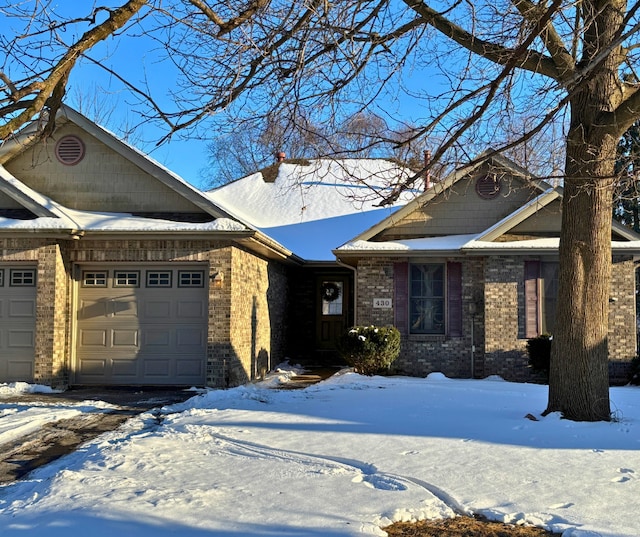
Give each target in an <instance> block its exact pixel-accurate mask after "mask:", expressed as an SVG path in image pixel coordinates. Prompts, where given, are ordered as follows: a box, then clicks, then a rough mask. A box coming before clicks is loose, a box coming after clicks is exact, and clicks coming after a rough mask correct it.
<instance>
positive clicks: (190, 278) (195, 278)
mask: <svg viewBox="0 0 640 537" xmlns="http://www.w3.org/2000/svg"><path fill="white" fill-rule="evenodd" d="M178 286H179V287H204V271H202V270H198V271H191V270H181V271H180V272H178Z"/></svg>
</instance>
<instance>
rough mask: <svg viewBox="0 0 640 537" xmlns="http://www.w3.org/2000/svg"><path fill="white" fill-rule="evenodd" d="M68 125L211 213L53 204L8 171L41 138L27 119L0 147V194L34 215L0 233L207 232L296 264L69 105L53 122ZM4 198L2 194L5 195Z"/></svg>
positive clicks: (5, 220) (6, 222)
mask: <svg viewBox="0 0 640 537" xmlns="http://www.w3.org/2000/svg"><path fill="white" fill-rule="evenodd" d="M68 122H71V123H73V124H74V125H76V126H77V127H79V128H80V129H82V130H83V131H86V132H87V133H88V134H90V135H91V136H93V137H94V138H96V139H97V140H99V142H100V143H102V144H104V145H106V146H107V147H109V148H110V149H111V150H113V151H115V152H116V153H118V154H119V155H121V156H122V157H123V158H125V159H126V160H127V161H129V162H131V163H132V164H133V165H135V166H136V167H137V168H139V169H140V170H142V172H144V174H146V176H148V177H151V178H153V179H154V180H156V181H158V182H160V183H162V184H163V185H164V186H166V187H167V188H169V189H170V190H171V191H173V192H175V193H177V194H178V195H179V196H180V197H182V198H185V199H187V200H188V201H189V202H190V203H192V204H193V205H195V206H196V207H198V208H199V209H200V210H202V211H203V213H206V214H208V215H210V216H211V221H208V222H204V223H194V222H182V221H173V220H170V219H162V218H155V217H145V216H140V215H134V214H132V213H127V212H101V211H84V210H79V209H77V208H76V209H71V208H69V207H66V206H64V205H63V204H61V203H57V202H56V201H55V200H53V199H51V197H48V196H46V195H44V194H42V193H41V192H38V191H36V190H35V189H33V188H30V187H29V186H28V185H27V184H26V183H25V182H24V181H21V180H20V179H19V178H18V177H15V176H14V175H12V174H11V173H10V172H9V171H8V169H7V168H6V167H5V164H8V163H9V162H10V161H11V160H12V159H14V158H16V157H17V156H19V155H20V154H22V153H23V152H24V151H26V150H27V149H29V148H30V147H32V146H33V145H34V144H36V143H38V142H39V141H40V140H39V138H38V137H37V136H35V134H36V133H37V129H38V126H39V125H38V122H37V121H36V122H33V123H30V124H29V125H27V126H25V128H23V129H22V130H21V131H19V132H18V133H17V134H16V135H15V136H14V137H13V138H11V139H10V140H8V141H6V142H5V143H3V144H2V145H1V146H0V193H1V194H2V195H4V196H6V197H8V198H10V199H11V200H13V202H15V203H16V204H17V205H19V206H20V207H23V208H24V209H27V210H28V211H29V212H30V213H32V215H33V218H30V219H20V218H11V217H0V232H2V231H9V230H11V231H12V232H14V233H15V232H25V233H27V232H28V233H30V234H31V233H39V234H47V235H49V236H56V237H60V236H62V237H67V238H68V236H69V235H72V236H73V237H74V238H78V237H80V236H83V235H85V234H88V233H94V234H95V233H99V234H126V233H143V234H146V235H158V234H161V235H165V234H175V233H185V234H189V235H193V234H203V233H206V234H207V235H209V236H210V235H211V234H212V233H215V234H220V235H223V236H224V237H225V238H229V239H232V240H238V241H240V242H241V243H242V244H245V245H246V246H247V247H249V248H251V249H253V250H254V251H259V252H260V253H262V254H264V255H267V256H269V257H276V258H280V259H289V260H292V261H294V262H296V263H299V262H301V261H302V260H301V259H300V258H299V257H298V256H297V255H295V254H294V253H293V252H291V251H290V250H288V249H287V248H286V247H284V246H283V245H281V244H279V243H278V242H277V241H275V240H273V239H272V238H271V237H267V236H266V235H264V234H263V233H262V232H260V231H259V230H257V229H256V228H255V227H253V226H252V225H251V224H250V223H248V222H246V221H244V220H242V219H241V218H240V217H238V216H236V215H235V214H233V213H232V212H230V211H228V210H226V209H225V208H222V207H221V206H219V205H218V204H216V203H215V202H214V201H213V200H212V199H211V198H210V197H208V196H207V195H206V194H205V193H203V192H201V191H200V190H198V189H197V188H195V187H193V186H192V185H190V184H189V183H187V182H186V181H185V180H184V179H182V178H181V177H179V176H178V175H176V174H174V173H173V172H171V171H170V170H168V169H167V168H165V167H164V166H162V165H161V164H159V163H158V162H156V161H155V160H154V159H152V158H151V157H149V156H148V155H146V154H144V153H143V152H141V151H140V150H138V149H136V148H135V147H133V146H131V145H129V144H127V143H126V142H124V141H123V140H121V139H119V138H118V137H117V136H116V135H115V134H113V133H111V132H109V131H108V130H106V129H104V128H102V127H100V126H98V125H96V124H95V123H93V122H92V121H90V120H89V119H87V118H86V117H84V116H83V115H82V114H79V113H78V112H76V111H75V110H73V109H71V108H69V107H68V106H63V107H62V108H61V109H60V111H59V115H58V124H59V125H64V124H66V123H68ZM5 199H6V198H5Z"/></svg>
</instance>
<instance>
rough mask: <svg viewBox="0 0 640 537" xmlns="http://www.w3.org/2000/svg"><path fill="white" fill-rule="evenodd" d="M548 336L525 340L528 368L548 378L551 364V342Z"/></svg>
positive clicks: (543, 335)
mask: <svg viewBox="0 0 640 537" xmlns="http://www.w3.org/2000/svg"><path fill="white" fill-rule="evenodd" d="M552 339H553V338H552V337H551V336H550V335H549V334H542V335H540V336H538V337H534V338H531V339H528V340H527V354H528V355H529V367H531V369H533V370H534V371H535V372H536V373H543V374H544V375H545V376H546V377H547V378H548V377H549V367H550V362H551V340H552Z"/></svg>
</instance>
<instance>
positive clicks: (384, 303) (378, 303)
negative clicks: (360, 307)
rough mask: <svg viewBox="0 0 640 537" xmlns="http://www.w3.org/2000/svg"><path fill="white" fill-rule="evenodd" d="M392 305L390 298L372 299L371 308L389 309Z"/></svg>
mask: <svg viewBox="0 0 640 537" xmlns="http://www.w3.org/2000/svg"><path fill="white" fill-rule="evenodd" d="M392 305H393V303H392V301H391V299H390V298H374V299H373V307H374V308H391V307H392Z"/></svg>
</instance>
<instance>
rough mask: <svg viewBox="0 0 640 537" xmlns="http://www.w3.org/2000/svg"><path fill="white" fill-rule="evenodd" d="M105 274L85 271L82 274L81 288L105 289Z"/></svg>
mask: <svg viewBox="0 0 640 537" xmlns="http://www.w3.org/2000/svg"><path fill="white" fill-rule="evenodd" d="M106 286H107V273H106V272H102V271H100V272H95V271H87V272H83V273H82V287H106Z"/></svg>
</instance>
